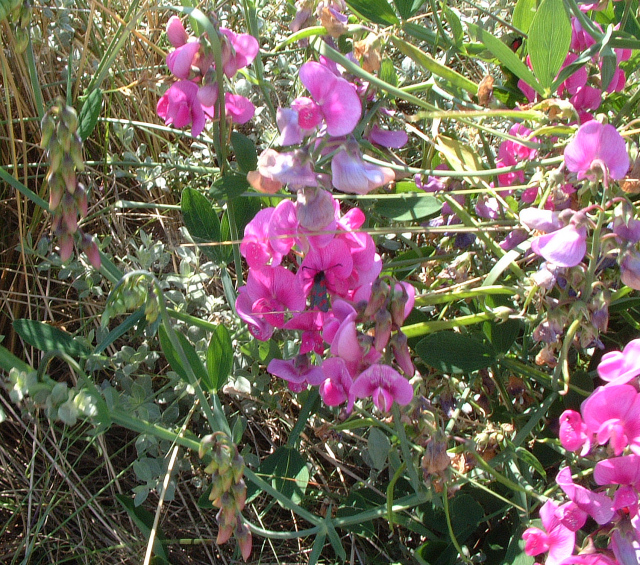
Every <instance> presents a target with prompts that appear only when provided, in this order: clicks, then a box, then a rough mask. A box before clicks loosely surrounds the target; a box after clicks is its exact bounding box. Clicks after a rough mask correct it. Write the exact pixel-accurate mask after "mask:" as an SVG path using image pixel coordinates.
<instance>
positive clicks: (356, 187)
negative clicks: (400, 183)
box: [331, 144, 396, 194]
mask: <svg viewBox="0 0 640 565" xmlns="http://www.w3.org/2000/svg"><path fill="white" fill-rule="evenodd" d="M331 176H332V179H331V182H332V183H333V186H334V187H335V188H337V189H338V190H340V191H342V192H347V193H349V194H367V193H368V192H371V191H372V190H373V189H375V188H378V187H380V186H384V185H385V184H388V183H390V182H391V181H392V180H394V179H395V178H396V175H395V173H394V172H393V170H392V169H390V168H389V167H380V166H378V165H374V164H372V163H366V162H365V161H363V160H362V155H361V154H360V149H359V147H358V145H357V144H350V145H349V147H348V148H345V149H342V150H340V151H338V153H336V154H335V155H334V157H333V159H332V160H331Z"/></svg>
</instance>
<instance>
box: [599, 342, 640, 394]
mask: <svg viewBox="0 0 640 565" xmlns="http://www.w3.org/2000/svg"><path fill="white" fill-rule="evenodd" d="M598 374H599V375H600V378H601V379H602V380H604V381H607V383H609V385H623V384H626V383H628V382H629V381H630V380H631V379H633V378H635V377H637V376H638V375H640V339H634V340H633V341H630V342H629V343H627V345H625V347H624V349H623V350H622V351H610V352H609V353H605V354H604V355H603V356H602V361H600V364H599V365H598Z"/></svg>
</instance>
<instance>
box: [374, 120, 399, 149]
mask: <svg viewBox="0 0 640 565" xmlns="http://www.w3.org/2000/svg"><path fill="white" fill-rule="evenodd" d="M369 141H371V143H376V144H377V145H382V147H387V148H389V149H400V148H401V147H404V146H405V145H406V144H407V141H409V136H408V135H407V132H405V131H402V130H396V131H391V130H387V129H382V128H380V126H378V124H375V125H374V126H373V127H372V128H371V131H370V132H369Z"/></svg>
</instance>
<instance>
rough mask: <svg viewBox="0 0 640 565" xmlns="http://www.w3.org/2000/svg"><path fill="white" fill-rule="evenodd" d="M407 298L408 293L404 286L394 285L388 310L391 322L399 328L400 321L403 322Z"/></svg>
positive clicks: (400, 325)
mask: <svg viewBox="0 0 640 565" xmlns="http://www.w3.org/2000/svg"><path fill="white" fill-rule="evenodd" d="M408 300H409V295H408V294H407V290H406V289H405V288H404V286H403V285H401V284H398V285H396V288H395V290H394V291H393V296H392V298H391V305H390V310H391V317H392V318H393V323H394V324H395V325H396V326H397V327H399V328H400V327H402V323H403V322H404V318H405V316H404V307H405V305H406V304H407V301H408Z"/></svg>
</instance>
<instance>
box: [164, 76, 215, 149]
mask: <svg viewBox="0 0 640 565" xmlns="http://www.w3.org/2000/svg"><path fill="white" fill-rule="evenodd" d="M156 111H157V112H158V116H160V117H161V118H162V119H163V120H164V123H165V124H166V125H173V126H174V127H176V128H183V127H185V126H188V125H189V124H191V135H192V136H193V137H198V136H199V135H200V134H201V133H202V130H203V129H204V124H205V121H206V117H207V116H209V117H211V116H212V115H213V108H209V107H204V108H203V106H202V104H200V101H199V100H198V85H197V84H195V83H194V82H191V81H189V80H180V81H178V82H176V83H174V84H172V85H171V86H170V87H169V89H168V90H167V91H166V92H165V93H164V95H163V96H162V97H161V98H160V100H158V105H157V107H156Z"/></svg>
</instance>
